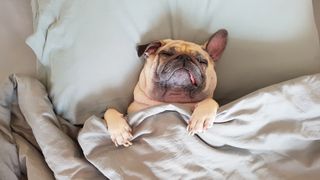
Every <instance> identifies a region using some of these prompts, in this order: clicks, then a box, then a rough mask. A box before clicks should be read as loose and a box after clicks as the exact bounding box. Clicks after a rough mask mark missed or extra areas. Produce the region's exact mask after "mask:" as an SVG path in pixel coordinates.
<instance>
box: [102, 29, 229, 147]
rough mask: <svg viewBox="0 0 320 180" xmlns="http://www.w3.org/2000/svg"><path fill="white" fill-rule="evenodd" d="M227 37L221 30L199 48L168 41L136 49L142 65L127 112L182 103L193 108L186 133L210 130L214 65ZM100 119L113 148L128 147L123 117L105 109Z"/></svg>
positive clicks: (214, 107) (214, 109) (215, 107)
mask: <svg viewBox="0 0 320 180" xmlns="http://www.w3.org/2000/svg"><path fill="white" fill-rule="evenodd" d="M227 36H228V33H227V31H226V30H224V29H221V30H218V31H217V32H216V33H214V34H213V35H212V36H211V37H210V38H209V40H208V41H207V42H206V43H205V44H204V45H202V46H201V45H198V44H194V43H191V42H186V41H181V40H171V39H165V40H160V41H153V42H151V43H148V44H146V45H141V46H138V47H137V52H138V56H139V57H141V56H142V58H143V59H145V64H144V67H143V69H142V71H141V73H140V77H139V81H138V83H137V85H136V87H135V89H134V101H133V102H132V103H131V104H130V106H129V108H128V113H132V112H136V111H139V110H143V109H145V108H148V107H151V106H155V105H159V104H163V103H175V104H183V105H185V106H189V107H190V108H192V109H193V112H192V115H191V119H190V121H189V124H188V127H187V131H188V133H189V134H191V135H194V134H195V133H199V132H204V131H206V130H207V129H208V128H210V127H211V126H212V125H213V122H214V120H215V116H216V113H217V110H218V107H219V105H218V103H217V102H216V101H215V100H213V99H212V96H213V92H214V90H215V88H216V84H217V76H216V73H215V69H214V66H215V61H217V60H218V59H219V58H220V56H221V55H222V53H223V51H224V49H225V46H226V44H227ZM104 119H105V121H106V123H107V127H108V131H109V133H110V136H111V139H112V141H113V142H114V144H115V145H116V146H119V145H123V146H125V147H128V146H130V145H132V143H131V142H130V139H131V138H132V134H131V132H132V130H131V128H130V126H129V125H128V123H127V120H126V118H125V117H124V115H123V114H121V113H120V112H118V111H117V110H115V109H112V108H109V109H107V110H106V112H105V114H104Z"/></svg>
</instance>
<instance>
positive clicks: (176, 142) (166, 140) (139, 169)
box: [0, 74, 320, 180]
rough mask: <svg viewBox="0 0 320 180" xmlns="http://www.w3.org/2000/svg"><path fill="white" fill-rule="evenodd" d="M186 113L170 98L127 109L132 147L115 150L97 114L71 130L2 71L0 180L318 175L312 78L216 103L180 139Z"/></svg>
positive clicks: (318, 105) (26, 81) (27, 86)
mask: <svg viewBox="0 0 320 180" xmlns="http://www.w3.org/2000/svg"><path fill="white" fill-rule="evenodd" d="M88 108H90V107H88ZM189 117H190V110H188V109H186V108H184V107H181V106H178V105H174V104H168V105H162V106H157V107H152V108H150V109H147V110H144V111H141V112H138V113H136V114H131V115H129V121H130V124H131V125H132V127H133V129H134V132H133V133H134V140H133V146H131V147H129V148H116V147H115V146H114V145H113V144H112V142H111V140H110V137H109V135H108V132H107V129H106V127H105V123H104V122H103V120H102V119H101V118H98V117H96V116H92V117H91V118H89V119H88V120H87V121H86V123H85V125H84V126H83V128H81V127H76V126H73V125H71V124H69V123H68V122H67V121H66V120H64V119H62V118H60V117H59V116H56V115H55V113H54V110H53V108H52V105H51V103H50V100H49V99H48V97H47V93H46V91H45V88H44V87H43V86H42V85H41V84H40V83H39V82H38V81H37V80H35V79H32V78H28V77H23V76H11V77H10V79H9V80H8V81H7V82H6V83H4V84H3V85H2V87H1V90H0V144H1V148H0V179H10V180H11V179H39V177H41V179H44V180H46V179H53V178H54V177H55V178H57V179H105V178H107V177H108V178H110V179H237V180H238V179H266V178H267V179H318V178H319V177H320V141H319V140H320V74H315V75H310V76H303V77H300V78H297V79H293V80H291V81H287V82H284V83H281V84H276V85H273V86H271V87H267V88H264V89H261V90H259V91H257V92H254V93H252V94H249V95H247V96H245V97H243V98H241V99H239V100H237V101H235V102H233V103H230V104H227V105H225V106H223V107H221V108H220V109H219V113H218V117H217V120H216V123H215V125H214V126H213V128H212V129H210V130H209V131H208V132H206V133H203V134H199V135H195V136H189V135H187V132H186V121H188V118H189ZM80 129H82V130H81V131H80V133H79V130H80Z"/></svg>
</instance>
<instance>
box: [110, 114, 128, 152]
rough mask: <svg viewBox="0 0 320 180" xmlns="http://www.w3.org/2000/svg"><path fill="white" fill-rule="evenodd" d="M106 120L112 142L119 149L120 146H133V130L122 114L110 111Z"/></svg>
mask: <svg viewBox="0 0 320 180" xmlns="http://www.w3.org/2000/svg"><path fill="white" fill-rule="evenodd" d="M104 118H105V120H106V122H107V126H108V131H109V134H110V137H111V140H112V142H113V143H114V144H115V145H116V146H117V147H118V146H120V145H123V146H125V147H128V146H130V145H132V142H130V140H131V139H132V134H131V132H132V129H131V128H130V126H129V125H128V123H127V120H126V119H125V118H124V117H123V115H122V114H121V113H119V112H118V111H115V110H110V111H109V112H108V111H107V112H106V113H105V116H104Z"/></svg>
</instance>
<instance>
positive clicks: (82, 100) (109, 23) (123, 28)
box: [27, 0, 320, 124]
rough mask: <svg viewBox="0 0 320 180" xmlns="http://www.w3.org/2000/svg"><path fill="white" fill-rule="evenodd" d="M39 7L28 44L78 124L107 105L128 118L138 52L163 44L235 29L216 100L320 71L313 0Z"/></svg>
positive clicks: (74, 2) (95, 1) (93, 0)
mask: <svg viewBox="0 0 320 180" xmlns="http://www.w3.org/2000/svg"><path fill="white" fill-rule="evenodd" d="M38 2H40V4H37V3H38ZM33 3H34V5H33V7H38V8H39V9H40V11H39V12H38V24H37V25H38V26H37V27H36V32H35V33H34V34H33V35H32V36H31V37H30V38H29V39H28V40H27V43H28V44H29V45H30V47H31V48H32V49H33V50H34V52H35V53H36V55H37V57H38V59H39V61H40V63H41V65H43V66H44V69H45V70H46V72H47V75H48V76H47V82H48V88H49V91H50V96H51V98H52V101H53V104H54V106H55V108H56V111H57V112H58V113H59V114H62V115H63V116H64V117H65V118H67V119H69V120H70V121H71V122H73V123H75V124H82V123H83V121H84V120H85V119H86V118H87V117H88V116H91V115H92V114H95V115H102V113H103V112H104V110H105V109H106V107H107V106H113V107H116V108H118V109H119V110H121V111H123V112H125V110H126V108H127V106H128V104H129V103H130V101H131V100H132V92H133V88H134V86H135V83H136V81H137V78H138V73H139V70H140V69H141V67H142V64H143V62H141V61H140V60H139V58H138V57H137V55H136V51H135V47H136V45H137V44H142V43H147V42H150V41H152V40H156V39H163V38H173V39H182V40H188V41H193V42H196V43H200V44H202V43H203V42H205V41H206V40H207V38H209V36H210V35H211V34H212V33H213V32H215V31H216V30H217V29H219V28H225V29H227V30H228V31H229V42H228V45H227V48H226V51H225V53H224V55H223V57H222V58H221V59H220V60H219V62H218V63H217V74H218V87H217V89H216V94H215V98H216V99H218V100H219V101H221V102H228V101H230V100H233V99H235V98H238V97H240V96H242V95H244V94H247V93H249V92H252V91H253V90H256V89H258V88H261V87H264V86H266V85H269V84H272V83H276V82H279V81H283V80H287V79H290V78H293V77H296V76H299V75H304V74H310V73H313V72H319V69H320V60H319V54H320V53H319V50H320V48H319V42H318V35H317V30H316V27H315V23H314V17H313V9H312V8H313V7H312V0H304V1H301V0H268V1H256V0H243V1H239V0H229V1H225V0H202V1H199V0H175V1H173V0H161V1H150V0H136V1H132V0H121V1H120V0H119V1H111V0H90V1H87V0H55V1H48V0H47V1H44V0H38V1H33ZM41 3H42V4H41Z"/></svg>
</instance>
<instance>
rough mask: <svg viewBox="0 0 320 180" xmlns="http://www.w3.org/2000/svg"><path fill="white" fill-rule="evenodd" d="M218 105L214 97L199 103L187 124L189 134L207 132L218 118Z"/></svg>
mask: <svg viewBox="0 0 320 180" xmlns="http://www.w3.org/2000/svg"><path fill="white" fill-rule="evenodd" d="M218 106H219V105H218V104H217V103H216V102H215V101H214V100H212V99H206V100H203V101H202V102H200V103H199V104H197V106H196V107H195V109H194V111H193V113H192V115H191V119H190V121H189V124H188V126H187V131H188V132H189V135H194V134H196V133H201V132H205V131H206V130H208V129H209V128H211V127H212V125H213V123H214V120H215V118H216V114H217V109H218Z"/></svg>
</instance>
